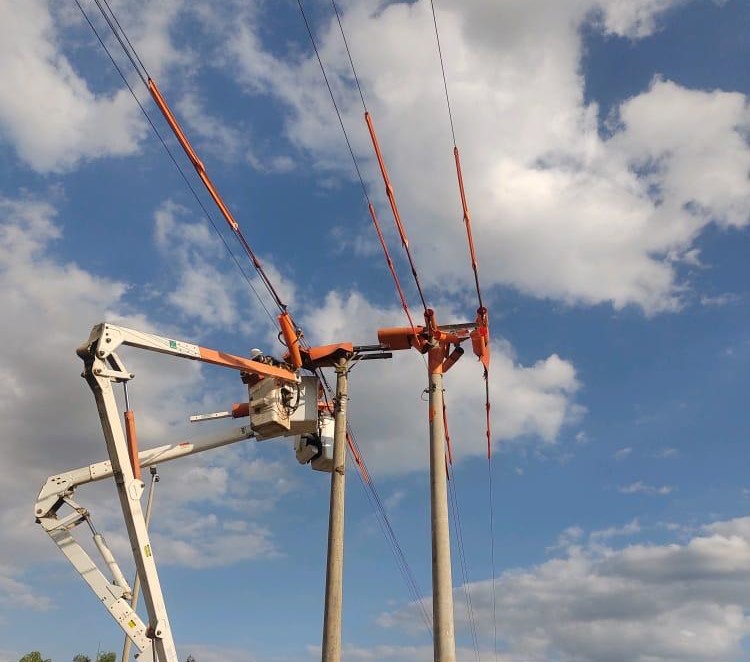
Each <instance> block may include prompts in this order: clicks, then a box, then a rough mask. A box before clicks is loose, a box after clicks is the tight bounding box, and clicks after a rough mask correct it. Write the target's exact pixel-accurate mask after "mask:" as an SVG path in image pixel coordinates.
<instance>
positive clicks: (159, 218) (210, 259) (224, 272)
mask: <svg viewBox="0 0 750 662" xmlns="http://www.w3.org/2000/svg"><path fill="white" fill-rule="evenodd" d="M222 223H223V221H222ZM154 239H155V242H156V246H157V248H158V249H159V250H160V252H161V253H162V255H163V256H164V257H165V264H166V265H167V267H168V271H169V273H170V274H171V276H172V280H173V281H176V284H174V285H170V290H169V291H168V292H165V293H164V297H165V299H166V301H168V302H169V303H170V304H171V305H172V306H174V308H175V309H176V310H178V311H179V312H180V313H181V315H182V317H183V320H184V321H186V322H192V323H195V324H198V325H199V326H200V327H202V328H203V329H220V328H229V327H233V328H238V329H242V330H245V331H247V332H248V333H250V332H251V331H252V335H253V337H254V338H256V340H255V342H260V340H266V341H269V342H272V343H273V344H274V345H275V344H276V341H275V339H276V331H274V329H275V321H274V320H273V319H269V316H268V315H267V314H266V311H265V310H264V309H263V306H265V308H266V309H267V310H268V311H270V312H271V314H273V312H274V311H275V310H276V305H275V303H273V301H272V300H271V298H270V296H269V295H268V293H267V291H266V289H265V286H264V284H263V282H262V281H261V279H260V277H259V276H258V275H257V274H256V272H255V271H254V270H253V268H252V266H251V265H250V264H249V263H248V262H247V260H246V259H245V258H244V254H243V253H242V249H241V248H240V247H238V245H237V244H236V242H234V241H233V240H232V239H231V238H230V239H229V240H228V244H229V246H230V247H232V251H233V253H234V254H235V255H236V256H237V257H238V262H239V263H240V264H242V265H244V266H243V270H244V273H245V274H246V275H247V277H248V279H249V281H250V284H248V281H247V280H245V279H244V277H243V276H242V275H241V274H240V272H239V271H238V270H237V269H236V268H235V264H234V262H233V260H232V259H231V258H230V257H229V256H228V254H227V251H226V248H225V247H224V246H223V245H222V243H221V240H220V239H219V238H218V237H217V236H216V233H215V232H213V230H212V229H211V227H210V226H209V224H208V222H207V221H205V220H203V219H200V220H197V221H194V220H192V214H191V213H190V212H189V211H188V210H187V209H186V208H185V207H182V206H181V205H178V204H176V203H174V202H172V201H171V200H166V201H165V202H163V203H162V204H161V205H160V206H159V208H158V209H157V210H156V211H155V213H154ZM261 262H262V263H263V268H264V270H265V271H266V273H267V274H268V277H269V279H270V281H271V282H272V283H273V284H274V287H275V288H276V290H277V291H278V293H279V296H280V297H281V299H282V300H283V301H284V302H285V303H287V305H290V306H294V303H295V293H296V287H295V285H294V283H292V282H291V281H290V280H289V279H287V278H286V277H284V276H283V275H282V274H281V272H280V271H279V270H278V269H277V268H276V267H275V266H274V264H273V262H272V261H271V260H266V259H261ZM215 265H218V266H215ZM250 286H252V288H253V289H254V292H253V291H252V290H251V288H250ZM256 293H257V295H256ZM259 300H260V301H259ZM261 301H262V305H261V303H260V302H261ZM272 322H273V323H272Z"/></svg>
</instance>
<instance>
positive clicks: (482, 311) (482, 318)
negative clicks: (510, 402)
mask: <svg viewBox="0 0 750 662" xmlns="http://www.w3.org/2000/svg"><path fill="white" fill-rule="evenodd" d="M430 7H431V9H432V22H433V25H434V27H435V41H436V42H437V49H438V56H439V58H440V71H441V73H442V75H443V88H444V89H445V102H446V106H447V108H448V119H449V121H450V127H451V137H452V138H453V159H454V161H455V164H456V176H457V178H458V190H459V194H460V196H461V208H462V212H463V222H464V225H465V227H466V237H467V241H468V244H469V257H470V259H471V268H472V271H473V272H474V284H475V286H476V291H477V300H478V303H479V308H478V310H477V324H478V325H479V328H478V329H477V332H479V333H481V334H483V338H484V340H478V342H477V344H478V345H480V346H481V345H483V342H484V343H489V316H488V312H487V308H485V306H484V303H483V301H482V291H481V288H480V287H479V266H478V263H477V256H476V250H475V247H474V237H473V234H472V231H471V215H470V214H469V205H468V202H467V200H466V189H465V187H464V179H463V173H462V170H461V156H460V154H459V151H458V145H457V143H456V131H455V126H454V124H453V111H452V109H451V101H450V94H449V93H448V78H447V76H446V75H445V62H444V60H443V49H442V47H441V45H440V30H439V29H438V22H437V12H436V11H435V2H434V0H430ZM483 347H484V350H486V351H482V352H481V354H480V359H481V361H482V364H483V366H484V375H483V376H484V389H485V391H484V392H485V425H486V436H487V475H488V485H489V495H488V496H489V511H490V563H491V566H492V626H493V635H494V641H493V643H494V653H495V660H497V659H498V648H497V583H496V577H497V571H496V569H495V510H494V492H493V487H492V429H491V415H490V408H491V404H490V379H489V368H490V356H489V345H488V344H485V345H483Z"/></svg>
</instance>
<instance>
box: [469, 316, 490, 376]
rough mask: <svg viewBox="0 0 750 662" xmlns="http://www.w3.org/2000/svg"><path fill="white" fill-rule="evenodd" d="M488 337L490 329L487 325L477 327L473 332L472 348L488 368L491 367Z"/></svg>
mask: <svg viewBox="0 0 750 662" xmlns="http://www.w3.org/2000/svg"><path fill="white" fill-rule="evenodd" d="M488 339H489V329H488V328H487V327H486V326H480V327H477V328H476V329H474V330H473V331H472V332H471V348H472V349H473V350H474V354H476V356H477V357H478V358H479V360H480V361H481V362H482V365H483V366H484V367H485V369H486V370H489V369H490V346H489V344H488V342H487V341H488Z"/></svg>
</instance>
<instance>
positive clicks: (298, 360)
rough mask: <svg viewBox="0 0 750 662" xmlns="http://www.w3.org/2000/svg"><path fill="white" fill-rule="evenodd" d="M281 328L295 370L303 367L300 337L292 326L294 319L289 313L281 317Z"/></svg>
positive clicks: (282, 314)
mask: <svg viewBox="0 0 750 662" xmlns="http://www.w3.org/2000/svg"><path fill="white" fill-rule="evenodd" d="M279 326H280V327H281V333H282V335H283V336H284V344H285V345H286V346H287V349H288V350H289V360H290V361H291V363H292V365H293V366H294V367H295V368H301V367H302V354H300V351H299V336H298V335H297V331H296V329H295V328H294V325H293V324H292V318H291V316H290V315H289V313H287V312H284V313H281V315H279Z"/></svg>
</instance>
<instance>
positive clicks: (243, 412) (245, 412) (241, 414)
mask: <svg viewBox="0 0 750 662" xmlns="http://www.w3.org/2000/svg"><path fill="white" fill-rule="evenodd" d="M245 416H250V403H249V402H235V403H234V404H233V405H232V418H245Z"/></svg>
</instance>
